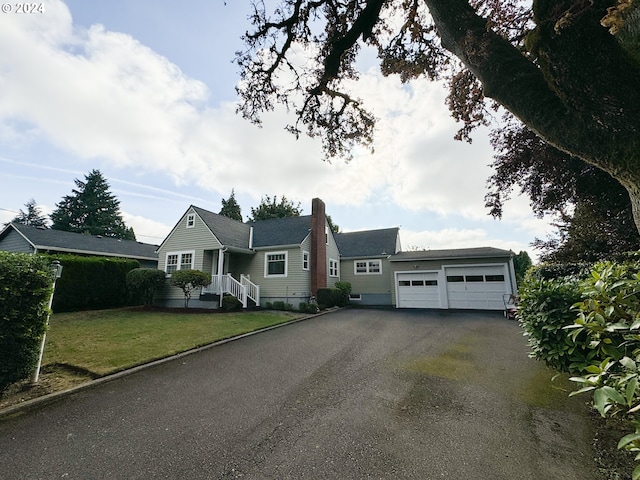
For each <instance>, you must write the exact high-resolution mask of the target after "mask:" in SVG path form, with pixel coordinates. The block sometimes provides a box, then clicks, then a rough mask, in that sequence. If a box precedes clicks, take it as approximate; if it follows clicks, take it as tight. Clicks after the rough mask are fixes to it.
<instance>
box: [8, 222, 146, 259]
mask: <svg viewBox="0 0 640 480" xmlns="http://www.w3.org/2000/svg"><path fill="white" fill-rule="evenodd" d="M9 228H14V229H15V230H17V231H18V232H20V233H21V234H22V235H23V236H24V237H25V238H26V239H27V240H28V241H29V242H30V243H31V244H33V246H34V247H35V248H37V249H38V250H55V251H63V252H70V253H82V254H87V255H106V256H117V257H125V258H136V259H147V260H157V259H158V254H157V253H156V249H157V248H158V246H157V245H151V244H148V243H141V242H136V241H135V240H118V239H116V238H111V237H100V236H94V235H83V234H81V233H73V232H64V231H62V230H52V229H50V228H46V229H41V228H37V227H32V226H30V225H22V224H19V223H11V224H10V225H8V226H7V229H9ZM5 231H8V230H5Z"/></svg>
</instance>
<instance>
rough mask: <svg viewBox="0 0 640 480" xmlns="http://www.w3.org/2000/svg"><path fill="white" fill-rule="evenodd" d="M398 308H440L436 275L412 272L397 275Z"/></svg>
mask: <svg viewBox="0 0 640 480" xmlns="http://www.w3.org/2000/svg"><path fill="white" fill-rule="evenodd" d="M398 307H399V308H440V293H439V285H438V274H437V273H434V272H431V273H429V272H412V273H399V274H398Z"/></svg>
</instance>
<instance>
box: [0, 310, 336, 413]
mask: <svg viewBox="0 0 640 480" xmlns="http://www.w3.org/2000/svg"><path fill="white" fill-rule="evenodd" d="M338 310H341V308H330V309H327V310H324V311H322V312H319V313H316V314H314V315H307V316H305V317H300V318H296V319H294V320H291V321H288V322H284V323H279V324H277V325H272V326H270V327H265V328H261V329H260V330H254V331H253V332H247V333H243V334H242V335H237V336H235V337H229V338H225V339H223V340H218V341H217V342H213V343H209V344H207V345H203V346H201V347H197V348H192V349H191V350H186V351H184V352H180V353H176V354H175V355H171V356H169V357H164V358H160V359H158V360H153V361H151V362H148V363H143V364H141V365H138V366H136V367H132V368H129V369H127V370H122V371H120V372H116V373H112V374H110V375H105V376H104V377H100V378H96V379H95V380H91V381H89V382H87V383H83V384H81V385H77V386H75V387H72V388H69V389H67V390H62V391H60V392H54V393H49V394H47V395H42V396H41V397H36V398H32V399H31V400H26V401H24V402H22V403H19V404H17V405H11V406H10V407H7V408H3V409H0V420H4V419H6V418H11V417H17V416H18V415H21V414H23V413H26V412H29V411H31V410H35V409H36V408H39V407H41V406H44V405H47V404H49V403H53V402H56V401H58V400H60V399H62V398H64V397H66V396H69V395H72V394H74V393H78V392H80V391H82V390H87V389H89V388H92V387H95V386H97V385H101V384H103V383H108V382H112V381H114V380H118V379H119V378H122V377H126V376H127V375H131V374H133V373H136V372H140V371H141V370H145V369H147V368H152V367H155V366H157V365H162V364H163V363H167V362H172V361H174V360H178V359H180V358H183V357H186V356H188V355H193V354H194V353H199V352H203V351H205V350H208V349H210V348H213V347H217V346H220V345H224V344H226V343H230V342H235V341H236V340H240V339H242V338H245V337H249V336H252V335H257V334H258V333H263V332H268V331H269V330H274V329H276V328H280V327H286V326H287V325H292V324H294V323H299V322H303V321H306V320H311V319H312V318H317V317H320V316H323V315H327V314H329V313H333V312H337V311H338Z"/></svg>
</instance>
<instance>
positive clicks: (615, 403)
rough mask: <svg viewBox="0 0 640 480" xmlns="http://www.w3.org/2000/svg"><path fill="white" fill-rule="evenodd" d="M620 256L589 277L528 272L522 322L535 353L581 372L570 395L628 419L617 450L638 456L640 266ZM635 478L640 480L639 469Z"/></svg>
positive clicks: (573, 272)
mask: <svg viewBox="0 0 640 480" xmlns="http://www.w3.org/2000/svg"><path fill="white" fill-rule="evenodd" d="M622 258H624V261H623V262H620V263H614V262H600V263H597V264H595V265H593V267H592V268H591V269H590V271H589V274H588V275H585V274H584V271H582V270H581V271H576V270H563V271H564V272H565V273H567V272H570V273H571V275H572V276H570V277H559V278H556V279H555V280H548V279H543V278H542V276H541V275H537V274H536V272H534V274H533V275H528V276H527V279H526V280H525V283H524V284H523V285H522V287H521V290H520V297H521V303H520V306H519V309H518V318H519V320H520V322H521V324H522V326H523V327H524V329H525V332H526V335H527V336H529V340H530V345H531V349H532V353H531V354H532V356H534V357H536V358H539V359H541V360H544V361H545V362H546V363H547V364H549V365H551V366H552V367H554V368H556V369H557V370H560V371H564V372H569V373H573V374H576V373H577V374H579V375H580V376H574V377H572V378H571V380H572V381H574V382H576V383H578V384H580V386H581V387H582V388H580V389H579V390H577V391H576V392H573V393H572V394H571V395H576V394H580V393H585V392H590V393H592V394H593V407H594V408H595V409H596V410H597V411H598V412H599V413H600V414H601V415H602V416H603V417H605V416H614V415H617V416H624V417H626V419H627V420H629V421H630V422H631V423H632V425H633V426H635V432H634V433H630V434H628V435H625V436H624V437H623V438H622V439H621V440H620V442H619V444H618V448H625V449H627V450H629V451H632V452H634V453H636V454H637V453H638V452H640V420H638V419H637V417H636V415H637V412H638V411H640V381H639V380H638V378H639V377H640V262H639V261H638V260H637V256H634V255H628V256H625V257H622ZM539 271H540V269H538V273H539ZM547 271H549V270H547ZM556 271H562V269H561V268H558V269H556ZM579 277H580V278H579ZM638 459H640V456H637V457H636V460H638ZM632 478H633V480H637V479H640V466H638V467H636V469H635V470H634V472H633V475H632Z"/></svg>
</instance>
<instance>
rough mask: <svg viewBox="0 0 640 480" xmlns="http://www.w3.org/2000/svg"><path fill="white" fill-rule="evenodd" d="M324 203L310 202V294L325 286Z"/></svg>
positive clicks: (317, 199) (325, 242)
mask: <svg viewBox="0 0 640 480" xmlns="http://www.w3.org/2000/svg"><path fill="white" fill-rule="evenodd" d="M325 224H326V217H325V206H324V202H323V201H322V200H320V199H319V198H314V199H313V200H311V294H312V295H314V296H317V295H318V289H319V288H326V286H327V237H326V231H325Z"/></svg>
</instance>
